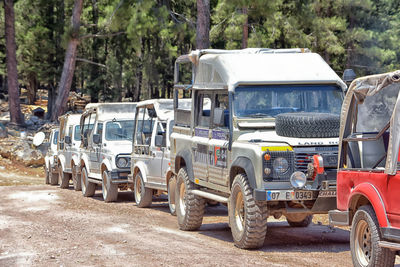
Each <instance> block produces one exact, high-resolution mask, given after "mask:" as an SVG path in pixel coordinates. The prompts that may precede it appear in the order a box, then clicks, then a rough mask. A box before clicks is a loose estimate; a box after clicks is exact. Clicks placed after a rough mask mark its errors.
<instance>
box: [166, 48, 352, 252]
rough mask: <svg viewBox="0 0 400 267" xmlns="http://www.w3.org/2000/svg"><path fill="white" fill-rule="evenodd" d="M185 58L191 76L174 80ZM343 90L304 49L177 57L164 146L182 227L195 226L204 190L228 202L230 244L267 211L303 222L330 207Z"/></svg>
mask: <svg viewBox="0 0 400 267" xmlns="http://www.w3.org/2000/svg"><path fill="white" fill-rule="evenodd" d="M185 63H188V64H189V65H190V66H191V67H192V79H191V80H192V81H193V82H192V84H183V83H182V81H181V76H183V75H181V74H182V69H183V67H184V65H185ZM345 89H346V85H345V83H344V82H343V81H342V80H341V79H340V78H339V77H338V76H337V75H336V73H335V72H334V71H333V70H332V69H331V68H330V67H329V65H328V64H327V63H326V62H325V61H324V60H323V59H322V58H321V57H320V56H319V55H318V54H315V53H310V52H309V51H308V50H307V49H280V50H279V49H278V50H274V49H245V50H236V51H227V50H197V51H193V52H192V53H190V54H189V55H184V56H181V57H179V58H178V59H177V61H176V64H175V92H174V94H175V95H174V99H175V104H174V109H175V126H174V128H173V132H172V134H171V152H170V157H171V169H172V170H173V171H174V173H175V175H176V177H177V178H176V179H177V181H176V191H175V197H176V198H175V204H176V215H177V218H178V224H179V228H180V229H182V230H195V229H198V228H199V227H200V226H201V224H202V220H203V214H204V206H205V203H206V199H211V200H214V201H218V202H221V203H224V204H226V205H227V206H228V210H229V224H230V227H231V231H232V236H233V240H234V242H235V245H236V246H238V247H240V248H257V247H260V246H262V245H263V244H264V239H265V236H266V231H267V218H268V216H274V217H275V218H279V217H281V216H282V215H283V216H285V217H286V219H287V221H288V223H289V224H290V225H291V226H297V227H305V226H308V225H309V224H310V223H311V221H312V214H316V213H327V212H328V211H329V210H330V209H331V208H332V207H333V208H335V206H336V197H335V192H336V191H335V188H336V180H335V179H336V167H337V153H338V146H337V144H338V134H339V123H340V120H339V113H340V109H341V104H342V101H343V95H344V93H343V92H344V90H345ZM188 94H191V97H192V103H193V105H192V108H191V111H187V110H181V109H180V108H179V101H180V99H179V98H180V97H181V96H184V95H188ZM206 101H211V109H209V108H207V107H206V105H204V103H205V102H206ZM317 155H322V157H318V156H317ZM314 156H315V157H314ZM313 159H315V161H313ZM322 162H323V164H324V171H323V172H320V170H321V169H322V168H320V166H321V164H322Z"/></svg>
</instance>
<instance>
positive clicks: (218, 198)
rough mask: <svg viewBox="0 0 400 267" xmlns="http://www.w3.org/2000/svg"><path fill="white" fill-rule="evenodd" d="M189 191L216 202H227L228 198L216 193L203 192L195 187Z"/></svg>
mask: <svg viewBox="0 0 400 267" xmlns="http://www.w3.org/2000/svg"><path fill="white" fill-rule="evenodd" d="M191 192H192V193H193V194H195V195H197V196H201V197H204V198H208V199H211V200H215V201H217V202H221V203H228V198H227V197H221V196H218V195H215V194H212V193H208V192H204V191H201V190H197V189H195V190H192V191H191Z"/></svg>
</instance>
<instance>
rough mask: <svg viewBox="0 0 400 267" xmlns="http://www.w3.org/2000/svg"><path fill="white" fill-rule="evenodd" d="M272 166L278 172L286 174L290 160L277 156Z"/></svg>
mask: <svg viewBox="0 0 400 267" xmlns="http://www.w3.org/2000/svg"><path fill="white" fill-rule="evenodd" d="M272 167H273V168H274V171H275V172H276V173H277V174H284V173H285V172H287V170H288V169H289V162H288V161H287V160H286V159H285V158H277V159H275V160H274V163H273V164H272Z"/></svg>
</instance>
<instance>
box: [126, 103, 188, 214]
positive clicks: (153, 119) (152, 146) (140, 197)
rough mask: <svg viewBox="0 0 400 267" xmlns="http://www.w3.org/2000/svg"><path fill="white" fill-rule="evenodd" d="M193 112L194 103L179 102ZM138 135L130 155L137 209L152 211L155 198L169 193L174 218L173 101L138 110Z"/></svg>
mask: <svg viewBox="0 0 400 267" xmlns="http://www.w3.org/2000/svg"><path fill="white" fill-rule="evenodd" d="M180 104H181V105H184V106H185V107H182V108H186V109H187V110H190V107H191V99H186V100H183V99H181V101H180ZM135 125H136V127H135V132H134V135H133V136H134V138H133V149H132V155H131V162H132V163H131V164H132V167H131V169H132V175H131V176H130V179H131V181H132V182H133V183H134V195H135V201H136V204H137V206H138V207H140V208H145V207H149V206H150V205H151V203H152V196H153V195H155V194H161V193H163V192H168V204H169V209H170V212H171V214H173V215H174V214H175V177H174V176H173V172H172V171H171V168H170V166H169V165H170V160H169V152H170V140H169V137H170V135H171V132H172V127H173V125H174V107H173V100H172V99H154V100H146V101H142V102H139V103H138V104H137V106H136V116H135Z"/></svg>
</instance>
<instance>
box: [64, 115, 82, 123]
mask: <svg viewBox="0 0 400 267" xmlns="http://www.w3.org/2000/svg"><path fill="white" fill-rule="evenodd" d="M61 118H62V119H64V120H66V121H67V125H68V126H69V125H79V123H80V121H81V114H65V115H62V116H60V119H61ZM60 119H59V120H60Z"/></svg>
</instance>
